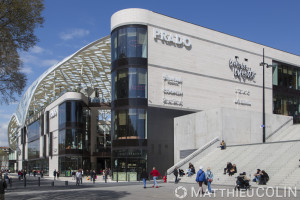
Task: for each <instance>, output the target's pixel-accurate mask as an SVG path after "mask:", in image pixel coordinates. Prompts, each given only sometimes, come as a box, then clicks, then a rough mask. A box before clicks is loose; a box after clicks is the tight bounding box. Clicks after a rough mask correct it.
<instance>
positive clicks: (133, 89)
mask: <svg viewBox="0 0 300 200" xmlns="http://www.w3.org/2000/svg"><path fill="white" fill-rule="evenodd" d="M112 80H113V81H114V82H113V84H112V85H113V100H117V99H125V98H147V70H146V69H142V68H129V69H122V70H118V71H114V72H113V73H112Z"/></svg>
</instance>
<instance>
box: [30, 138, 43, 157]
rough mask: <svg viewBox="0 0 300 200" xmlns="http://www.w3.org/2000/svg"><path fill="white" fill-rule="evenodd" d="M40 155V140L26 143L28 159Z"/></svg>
mask: <svg viewBox="0 0 300 200" xmlns="http://www.w3.org/2000/svg"><path fill="white" fill-rule="evenodd" d="M39 157H40V140H35V141H33V142H29V143H28V159H29V160H30V159H36V158H39Z"/></svg>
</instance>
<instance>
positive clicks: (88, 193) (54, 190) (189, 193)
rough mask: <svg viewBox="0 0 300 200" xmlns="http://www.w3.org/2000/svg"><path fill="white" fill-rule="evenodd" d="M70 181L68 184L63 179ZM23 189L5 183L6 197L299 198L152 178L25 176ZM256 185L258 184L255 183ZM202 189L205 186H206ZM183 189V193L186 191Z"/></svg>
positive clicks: (295, 194)
mask: <svg viewBox="0 0 300 200" xmlns="http://www.w3.org/2000/svg"><path fill="white" fill-rule="evenodd" d="M67 179H68V180H69V182H68V185H67V186H66V185H65V181H66V180H67ZM27 180H28V181H27V185H26V188H24V185H23V183H24V182H23V181H18V180H16V179H15V180H13V184H12V187H10V186H8V190H7V192H6V195H5V196H6V199H7V200H10V199H12V200H13V199H18V200H21V199H26V200H29V199H32V200H33V199H53V200H54V199H55V200H57V199H73V200H77V199H78V200H80V199H84V200H90V199H101V200H102V199H124V200H126V199H128V200H140V199H142V200H148V199H149V200H153V199H197V198H198V199H199V198H200V199H240V198H243V199H299V197H300V191H296V192H295V189H294V188H293V190H288V189H287V190H283V189H280V190H277V189H276V188H269V189H267V188H264V189H263V188H257V187H254V188H253V190H251V191H250V192H248V193H247V192H245V191H242V192H241V193H236V192H234V187H233V186H214V185H213V189H215V190H216V191H215V193H213V194H211V195H208V193H206V194H205V195H204V196H200V195H198V193H197V192H198V185H197V184H196V183H195V184H191V183H178V184H174V183H163V182H159V188H152V183H153V182H152V181H150V182H149V181H147V188H146V189H144V188H143V183H142V182H119V183H116V182H108V183H105V182H104V181H103V180H101V179H100V180H99V181H98V182H97V181H96V183H95V184H93V183H92V182H90V181H86V180H85V181H84V182H83V184H82V185H80V186H76V185H75V182H73V181H72V178H61V179H60V180H56V181H55V185H54V186H51V183H52V182H53V180H52V179H48V178H46V179H42V181H41V186H38V185H37V178H28V179H27ZM255 186H257V185H255ZM204 189H205V190H206V189H207V187H206V186H205V188H204ZM185 192H186V193H185Z"/></svg>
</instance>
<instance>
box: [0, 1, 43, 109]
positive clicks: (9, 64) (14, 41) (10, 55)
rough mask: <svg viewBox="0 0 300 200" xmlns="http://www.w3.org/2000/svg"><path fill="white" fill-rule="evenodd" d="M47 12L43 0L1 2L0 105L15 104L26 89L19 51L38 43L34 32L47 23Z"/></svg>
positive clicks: (26, 49)
mask: <svg viewBox="0 0 300 200" xmlns="http://www.w3.org/2000/svg"><path fill="white" fill-rule="evenodd" d="M43 9H44V3H43V0H0V104H1V103H2V102H5V103H9V102H11V101H15V100H16V99H15V94H18V95H21V93H22V91H23V89H24V87H25V85H26V80H27V79H26V76H25V74H24V73H22V72H21V67H22V65H23V63H22V62H21V60H20V57H19V52H18V51H28V49H29V48H30V47H33V46H34V45H35V44H36V43H37V42H38V38H37V37H36V36H35V35H34V29H35V28H37V27H42V25H43V23H44V18H43V17H42V16H41V12H42V11H43Z"/></svg>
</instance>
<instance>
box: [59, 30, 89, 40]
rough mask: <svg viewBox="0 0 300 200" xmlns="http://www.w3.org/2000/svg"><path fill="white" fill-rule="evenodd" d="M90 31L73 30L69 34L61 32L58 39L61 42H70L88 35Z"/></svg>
mask: <svg viewBox="0 0 300 200" xmlns="http://www.w3.org/2000/svg"><path fill="white" fill-rule="evenodd" d="M89 34H90V31H89V30H85V29H73V30H71V31H69V32H62V33H60V35H59V36H60V38H61V39H62V40H70V39H73V38H81V37H84V36H86V35H89Z"/></svg>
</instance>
